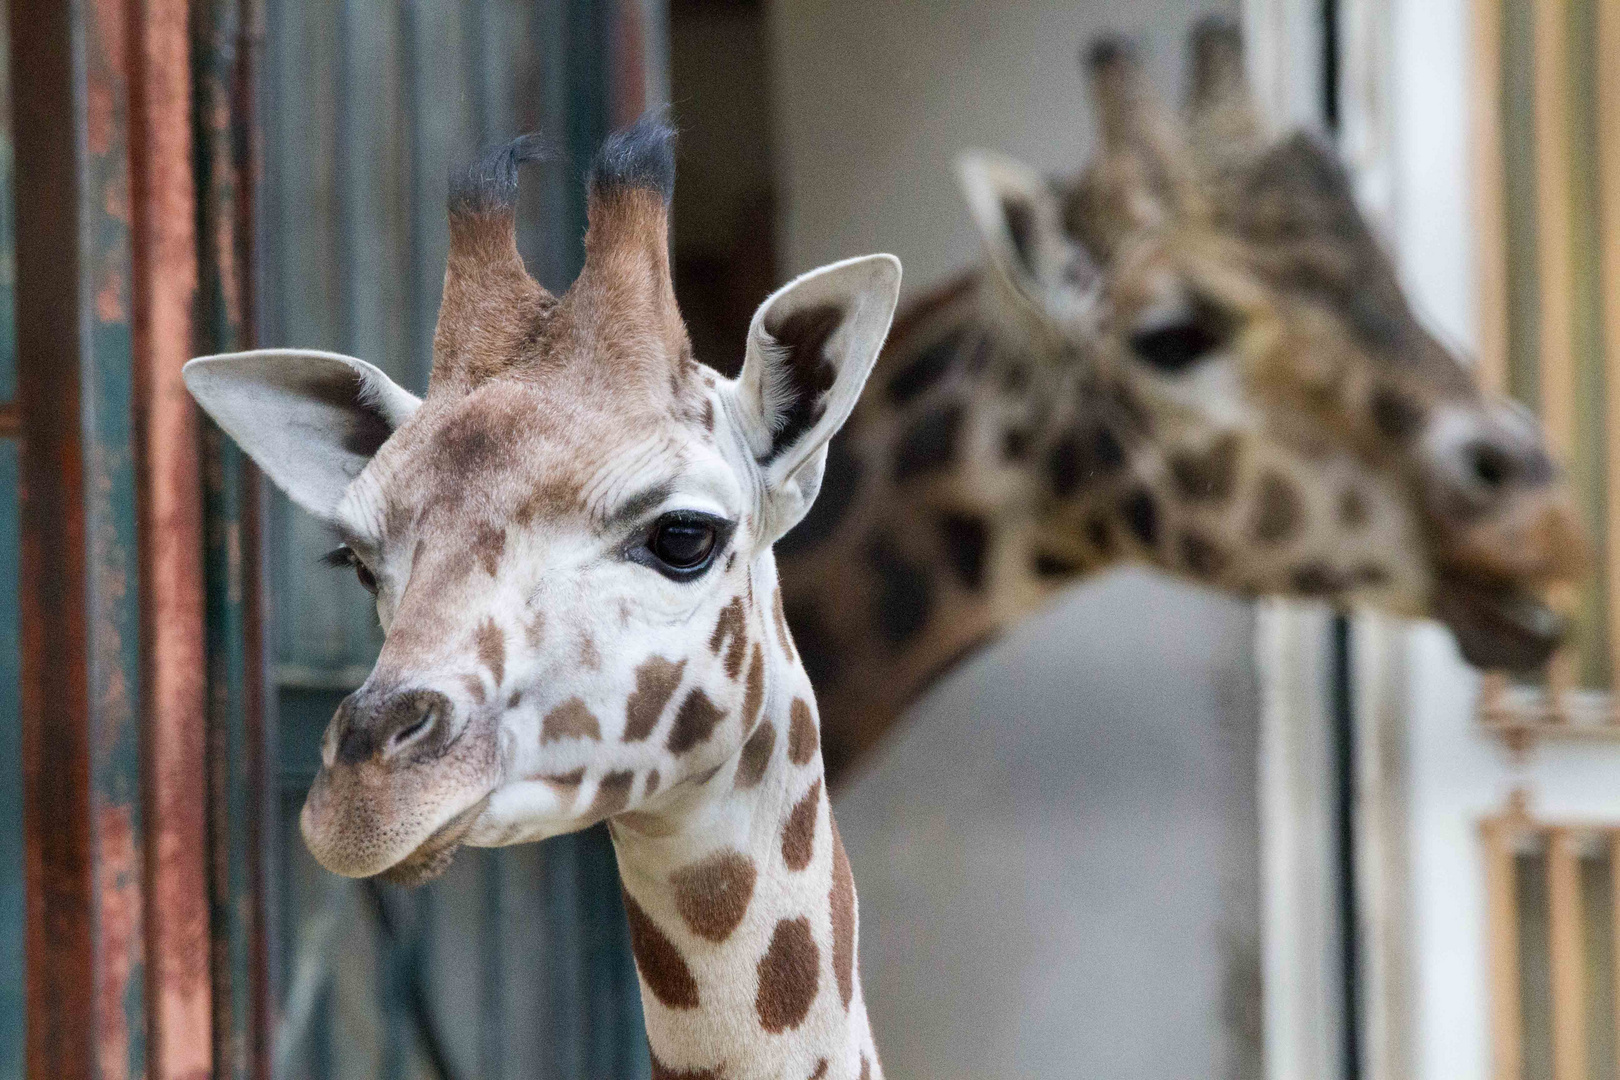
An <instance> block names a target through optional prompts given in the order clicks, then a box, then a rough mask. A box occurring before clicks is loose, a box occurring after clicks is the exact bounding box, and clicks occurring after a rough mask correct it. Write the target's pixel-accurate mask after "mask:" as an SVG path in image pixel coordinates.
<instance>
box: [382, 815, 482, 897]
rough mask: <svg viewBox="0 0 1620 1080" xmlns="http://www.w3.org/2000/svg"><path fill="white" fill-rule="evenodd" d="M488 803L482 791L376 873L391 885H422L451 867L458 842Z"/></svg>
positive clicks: (458, 848) (459, 843)
mask: <svg viewBox="0 0 1620 1080" xmlns="http://www.w3.org/2000/svg"><path fill="white" fill-rule="evenodd" d="M488 805H489V796H488V795H485V796H484V797H483V798H482V799H479V800H478V801H477V802H475V803H473V804H472V805H471V806H469V807H467V809H465V810H463V811H462V812H461V813H459V814H457V815H456V816H455V817H453V818H451V819H450V820H449V821H447V822H445V823H444V824H443V825H440V826H439V827H438V828H437V829H435V830H434V831H433V834H432V835H431V836H429V837H428V838H427V839H426V840H424V841H422V842H421V843H420V844H418V845H417V846H416V849H415V850H414V851H412V852H411V853H410V854H409V855H407V856H405V857H404V858H403V859H401V860H400V861H399V862H397V863H395V864H394V865H393V866H390V867H389V868H388V869H387V870H383V871H381V872H380V873H378V874H377V876H378V877H380V878H382V879H383V880H384V881H386V882H388V883H389V884H391V885H399V886H402V887H404V888H407V889H410V888H415V887H416V886H418V885H424V884H426V883H427V882H429V881H432V880H433V879H434V878H436V877H438V876H439V875H440V874H443V873H444V872H445V871H446V870H448V869H450V863H451V862H452V861H454V859H455V857H456V852H457V851H460V850H461V842H462V841H463V840H465V839H466V837H467V834H468V833H469V832H471V831H472V827H473V824H474V823H475V822H476V821H477V820H478V815H480V814H482V813H483V812H484V808H485V807H486V806H488Z"/></svg>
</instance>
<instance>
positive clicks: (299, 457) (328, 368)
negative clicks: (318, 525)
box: [184, 349, 421, 521]
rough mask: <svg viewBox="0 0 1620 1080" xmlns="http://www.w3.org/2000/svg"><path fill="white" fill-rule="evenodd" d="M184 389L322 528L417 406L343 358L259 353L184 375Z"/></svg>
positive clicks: (200, 363) (373, 372)
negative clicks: (380, 449)
mask: <svg viewBox="0 0 1620 1080" xmlns="http://www.w3.org/2000/svg"><path fill="white" fill-rule="evenodd" d="M184 377H185V380H186V389H188V390H190V391H191V396H192V397H194V398H196V399H197V404H198V405H201V406H202V408H203V411H204V412H206V413H207V414H208V415H209V416H211V417H213V418H214V422H215V423H216V424H218V425H219V426H220V427H221V428H222V429H223V430H224V432H225V434H227V435H229V436H230V437H231V438H233V439H235V440H236V442H237V444H238V445H240V446H241V447H242V449H243V450H244V451H246V452H247V455H248V456H249V457H251V458H252V459H253V461H254V463H255V464H257V465H258V466H259V468H261V469H263V470H264V471H265V473H266V475H268V476H269V477H270V479H271V480H273V481H275V483H276V486H277V487H279V488H281V490H283V491H285V492H286V493H287V495H288V496H289V497H290V498H291V499H292V501H293V502H295V503H297V504H298V505H299V506H302V507H303V508H304V509H305V510H308V511H309V512H310V513H311V514H314V515H315V516H316V517H317V518H320V519H321V520H322V521H330V520H332V517H333V511H334V510H336V509H337V505H338V503H339V502H340V501H342V499H343V493H344V491H346V490H347V489H348V487H349V484H350V482H351V481H353V480H354V478H355V477H356V476H358V475H360V471H361V470H362V469H364V468H365V467H366V463H367V462H368V461H370V460H371V457H372V455H373V454H375V453H376V452H377V450H378V448H379V447H381V446H382V444H383V443H385V442H387V441H388V437H389V436H390V435H392V434H393V433H394V429H395V428H397V427H399V426H400V425H401V424H403V423H404V422H405V421H406V420H408V419H410V417H411V414H412V413H414V412H416V409H417V406H419V405H421V401H420V400H418V399H417V397H416V395H414V394H412V393H411V392H410V391H408V390H405V389H403V388H402V387H400V386H399V385H398V384H397V383H395V382H394V381H393V380H392V379H390V378H389V377H388V376H387V375H384V374H383V373H382V372H381V371H380V370H378V369H377V368H375V367H373V366H372V365H371V364H368V363H366V362H365V361H364V360H356V359H355V358H354V357H352V356H339V355H338V354H336V353H326V352H314V351H311V350H306V349H259V350H256V351H254V352H242V353H229V354H226V355H223V356H204V357H200V358H198V359H196V360H193V361H191V362H190V363H188V364H187V365H186V366H185V370H184Z"/></svg>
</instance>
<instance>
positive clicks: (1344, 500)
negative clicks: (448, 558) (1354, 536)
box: [1339, 488, 1370, 528]
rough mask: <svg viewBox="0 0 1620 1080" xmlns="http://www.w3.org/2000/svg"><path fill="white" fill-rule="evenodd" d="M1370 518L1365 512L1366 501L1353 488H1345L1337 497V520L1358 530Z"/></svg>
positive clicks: (1366, 511)
mask: <svg viewBox="0 0 1620 1080" xmlns="http://www.w3.org/2000/svg"><path fill="white" fill-rule="evenodd" d="M1369 516H1370V514H1369V512H1368V510H1367V500H1366V499H1365V498H1364V497H1363V496H1362V494H1361V492H1359V491H1357V490H1356V489H1355V488H1347V489H1346V490H1345V491H1344V493H1343V494H1342V495H1340V496H1339V520H1340V521H1341V522H1343V523H1344V524H1345V525H1348V526H1350V527H1351V528H1359V527H1361V526H1362V525H1365V524H1367V518H1368V517H1369Z"/></svg>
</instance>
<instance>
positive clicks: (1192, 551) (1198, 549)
mask: <svg viewBox="0 0 1620 1080" xmlns="http://www.w3.org/2000/svg"><path fill="white" fill-rule="evenodd" d="M1178 546H1179V547H1180V548H1181V561H1182V562H1183V564H1185V565H1186V567H1187V572H1188V573H1190V574H1192V575H1194V576H1195V577H1201V578H1212V577H1215V576H1217V575H1218V574H1220V573H1221V571H1223V570H1225V569H1226V567H1227V564H1228V563H1229V562H1230V561H1231V560H1230V558H1229V556H1228V555H1227V553H1226V552H1225V551H1224V550H1223V549H1222V548H1221V547H1220V545H1218V544H1216V543H1215V541H1213V540H1211V539H1210V538H1209V537H1207V536H1205V535H1204V534H1203V533H1200V532H1195V531H1192V530H1188V531H1187V532H1185V533H1183V534H1182V536H1181V540H1180V542H1179V545H1178Z"/></svg>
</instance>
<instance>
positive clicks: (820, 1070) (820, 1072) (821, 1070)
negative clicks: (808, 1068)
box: [810, 1058, 827, 1080]
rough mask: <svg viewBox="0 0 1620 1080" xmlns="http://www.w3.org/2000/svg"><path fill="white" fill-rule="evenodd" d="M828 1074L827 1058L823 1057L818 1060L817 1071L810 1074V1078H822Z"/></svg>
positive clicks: (812, 1079)
mask: <svg viewBox="0 0 1620 1080" xmlns="http://www.w3.org/2000/svg"><path fill="white" fill-rule="evenodd" d="M826 1075H827V1059H826V1058H822V1059H821V1060H820V1061H818V1062H816V1071H815V1072H813V1073H811V1074H810V1080H821V1078H822V1077H824V1076H826Z"/></svg>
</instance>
